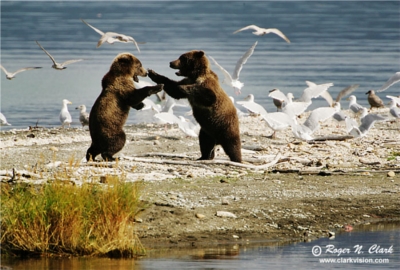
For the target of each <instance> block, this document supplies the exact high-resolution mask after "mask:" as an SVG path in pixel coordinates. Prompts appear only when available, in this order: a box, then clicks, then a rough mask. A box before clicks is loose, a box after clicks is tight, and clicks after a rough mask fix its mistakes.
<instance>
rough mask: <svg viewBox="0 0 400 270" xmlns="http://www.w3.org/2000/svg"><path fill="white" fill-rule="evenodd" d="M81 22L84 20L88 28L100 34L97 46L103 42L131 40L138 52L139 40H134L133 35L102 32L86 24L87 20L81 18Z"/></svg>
mask: <svg viewBox="0 0 400 270" xmlns="http://www.w3.org/2000/svg"><path fill="white" fill-rule="evenodd" d="M81 20H82V22H84V23H85V24H86V25H87V26H89V27H90V28H92V29H93V30H94V31H96V32H97V33H98V34H100V35H101V38H100V39H99V42H97V48H98V47H100V46H101V44H103V43H104V42H107V43H110V44H113V43H114V42H122V43H128V42H132V43H133V44H135V46H136V48H137V50H138V51H139V52H140V49H139V45H138V43H139V42H136V40H135V39H134V38H133V37H130V36H126V35H123V34H119V33H115V32H106V33H104V32H102V31H100V30H99V29H97V28H96V27H94V26H92V25H90V24H88V23H87V22H85V21H84V20H83V19H81ZM140 43H141V44H143V43H142V42H140Z"/></svg>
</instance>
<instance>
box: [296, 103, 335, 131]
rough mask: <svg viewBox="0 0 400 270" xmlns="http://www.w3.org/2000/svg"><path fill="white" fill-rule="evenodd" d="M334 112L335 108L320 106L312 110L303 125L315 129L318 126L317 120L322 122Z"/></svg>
mask: <svg viewBox="0 0 400 270" xmlns="http://www.w3.org/2000/svg"><path fill="white" fill-rule="evenodd" d="M335 112H336V109H335V108H332V107H320V108H317V109H315V110H313V111H312V112H311V114H310V116H309V117H308V118H307V120H306V121H305V122H304V124H303V125H304V126H306V127H308V128H309V129H310V130H311V131H312V132H314V131H316V130H317V129H318V127H319V122H324V121H326V120H328V119H329V118H331V117H332V116H333V115H334V114H335Z"/></svg>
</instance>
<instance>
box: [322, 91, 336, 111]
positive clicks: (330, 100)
mask: <svg viewBox="0 0 400 270" xmlns="http://www.w3.org/2000/svg"><path fill="white" fill-rule="evenodd" d="M320 96H321V97H322V98H324V99H325V100H326V102H328V104H329V106H331V107H333V98H332V96H331V94H329V92H328V91H325V92H322V93H321V95H320Z"/></svg>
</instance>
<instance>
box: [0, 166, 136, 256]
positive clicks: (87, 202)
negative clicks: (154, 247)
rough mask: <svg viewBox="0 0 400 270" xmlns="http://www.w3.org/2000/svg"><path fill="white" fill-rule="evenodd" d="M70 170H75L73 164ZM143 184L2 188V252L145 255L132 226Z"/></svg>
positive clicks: (111, 181)
mask: <svg viewBox="0 0 400 270" xmlns="http://www.w3.org/2000/svg"><path fill="white" fill-rule="evenodd" d="M70 166H73V167H74V166H77V164H76V163H75V164H74V162H73V159H71V161H70ZM141 186H142V184H141V183H138V182H135V183H125V182H124V181H121V179H120V178H119V177H118V176H107V181H106V184H102V185H101V184H89V183H85V184H83V185H81V186H78V185H73V184H71V182H69V181H58V180H54V181H51V182H50V183H48V184H44V185H39V186H38V185H36V186H34V185H30V184H23V183H21V184H16V185H7V184H2V185H1V204H2V206H1V250H2V253H5V254H8V255H11V256H24V255H25V256H26V255H41V256H43V255H45V256H51V255H57V256H60V255H74V256H110V257H132V256H136V255H141V254H143V253H144V249H143V247H142V245H141V244H140V241H139V239H138V238H137V236H136V234H135V232H134V229H133V225H134V222H133V220H134V217H135V214H136V213H137V212H138V211H139V207H140V202H139V191H140V189H141Z"/></svg>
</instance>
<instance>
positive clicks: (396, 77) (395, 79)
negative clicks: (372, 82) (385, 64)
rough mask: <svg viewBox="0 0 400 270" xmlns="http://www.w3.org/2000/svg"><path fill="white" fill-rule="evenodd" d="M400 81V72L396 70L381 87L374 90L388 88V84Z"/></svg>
mask: <svg viewBox="0 0 400 270" xmlns="http://www.w3.org/2000/svg"><path fill="white" fill-rule="evenodd" d="M398 82H400V72H396V73H395V74H394V75H393V76H392V77H390V78H389V80H388V81H387V82H386V83H385V84H384V85H382V87H381V88H379V89H378V90H377V91H376V92H382V91H385V90H386V89H388V88H389V87H390V86H392V85H393V84H395V83H398Z"/></svg>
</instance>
